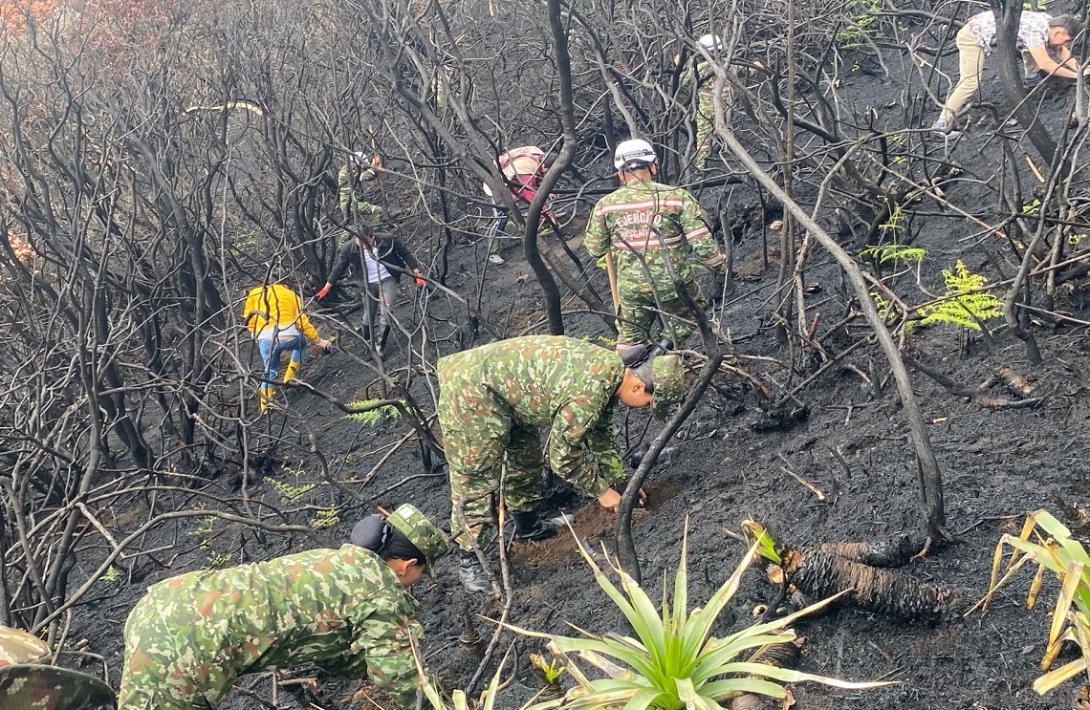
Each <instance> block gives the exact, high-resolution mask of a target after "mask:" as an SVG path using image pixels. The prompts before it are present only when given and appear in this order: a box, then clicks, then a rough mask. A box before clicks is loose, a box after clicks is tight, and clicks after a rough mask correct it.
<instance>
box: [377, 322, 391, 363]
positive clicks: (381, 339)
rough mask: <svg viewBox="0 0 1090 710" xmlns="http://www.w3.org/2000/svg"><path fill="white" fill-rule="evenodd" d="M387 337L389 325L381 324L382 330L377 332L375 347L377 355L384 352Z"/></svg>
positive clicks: (380, 355)
mask: <svg viewBox="0 0 1090 710" xmlns="http://www.w3.org/2000/svg"><path fill="white" fill-rule="evenodd" d="M389 337H390V326H388V325H384V326H382V330H380V331H379V334H378V345H377V346H376V348H375V352H377V353H378V356H379V357H382V354H383V353H384V352H386V341H387V339H389Z"/></svg>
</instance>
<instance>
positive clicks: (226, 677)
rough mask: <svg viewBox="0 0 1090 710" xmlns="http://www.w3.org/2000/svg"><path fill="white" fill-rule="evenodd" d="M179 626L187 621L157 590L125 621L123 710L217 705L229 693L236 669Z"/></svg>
mask: <svg viewBox="0 0 1090 710" xmlns="http://www.w3.org/2000/svg"><path fill="white" fill-rule="evenodd" d="M160 589H162V588H160ZM175 609H177V607H175ZM179 628H181V629H185V628H186V626H184V625H182V626H180V627H179V625H178V620H177V619H174V618H172V615H171V614H169V613H166V612H165V610H164V609H163V601H162V600H159V599H157V598H156V594H155V593H154V592H149V593H148V594H147V595H145V596H144V598H143V599H141V600H140V601H139V602H137V604H136V606H135V607H134V608H133V610H132V613H130V614H129V619H128V621H126V622H125V665H124V666H123V674H122V676H121V691H120V694H119V695H118V707H119V708H120V710H160V709H162V710H191V709H192V708H215V707H216V706H217V705H219V703H220V701H221V700H223V697H224V696H225V695H227V692H228V691H229V690H230V689H231V684H232V683H233V682H234V680H235V678H236V677H237V673H236V672H235V669H234V668H231V667H229V666H228V665H227V664H225V663H221V662H217V660H216V659H215V657H214V656H213V655H209V656H207V657H203V656H205V654H204V653H203V651H204V649H202V647H201V644H199V643H197V641H196V639H189V638H187V637H188V636H191V635H193V634H191V633H179ZM190 641H192V643H190Z"/></svg>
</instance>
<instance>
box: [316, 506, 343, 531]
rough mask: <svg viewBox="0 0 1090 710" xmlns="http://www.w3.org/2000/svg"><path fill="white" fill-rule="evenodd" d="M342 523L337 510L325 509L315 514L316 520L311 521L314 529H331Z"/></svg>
mask: <svg viewBox="0 0 1090 710" xmlns="http://www.w3.org/2000/svg"><path fill="white" fill-rule="evenodd" d="M339 522H341V515H340V513H339V512H338V511H337V509H336V508H323V509H322V510H319V511H318V512H317V513H315V514H314V520H312V521H310V527H312V528H331V527H333V526H334V525H336V524H337V523H339Z"/></svg>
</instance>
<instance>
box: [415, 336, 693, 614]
mask: <svg viewBox="0 0 1090 710" xmlns="http://www.w3.org/2000/svg"><path fill="white" fill-rule="evenodd" d="M436 370H437V373H438V377H439V411H438V414H439V424H440V426H441V427H442V430H443V446H444V450H445V452H446V458H447V465H448V468H449V473H450V492H451V503H452V506H451V508H452V510H451V533H452V534H460V536H459V538H458V543H459V546H460V547H461V548H462V551H463V554H462V560H461V563H460V565H459V570H458V571H459V577H460V578H461V580H462V583H463V585H464V586H465V587H466V588H467V589H469V590H470V591H474V592H481V591H485V590H487V589H488V587H489V584H488V581H487V579H486V576H485V575H484V572H483V570H481V568H480V566H479V564H478V563H477V560H476V556H475V554H474V553H473V552H472V549H473V546H474V544H473V538H474V537H475V536H477V538H476V539H477V540H478V541H479V540H480V538H479V535H480V533H481V532H482V530H483V527H484V525H485V523H487V522H489V521H491V519H492V516H491V514H492V509H493V506H494V504H495V495H496V494H497V493H498V489H499V485H500V477H501V469H502V465H503V462H504V456H505V454H506V459H507V460H506V467H507V468H506V479H505V481H506V486H505V487H504V489H503V494H504V500H505V502H506V505H507V510H508V511H510V513H511V518H512V519H513V520H514V522H515V537H516V539H519V540H540V539H545V538H547V537H550V536H551V535H553V534H555V530H553V529H551V528H548V527H546V526H545V525H543V523H542V521H541V520H540V517H539V514H538V508H539V506H540V505H541V503H542V494H543V492H542V468H543V463H544V462H543V460H542V447H541V441H540V438H539V436H538V428H539V427H545V426H547V427H550V431H549V436H548V440H547V444H546V450H547V454H548V460H549V467H550V468H551V469H552V471H553V472H554V473H555V474H556V475H557V476H559V477H560V478H561V479H563V480H565V481H567V482H568V483H570V484H572V485H573V486H574V487H575V488H577V489H578V490H580V491H582V492H583V493H585V494H587V495H592V496H597V497H598V501H599V502H600V503H601V504H602V505H603V506H604V507H607V508H615V507H616V506H617V505H618V504H619V503H620V494H619V493H618V492H617V491H616V490H615V489H614V488H613V485H614V484H616V483H618V482H619V481H621V479H622V477H623V475H624V471H623V464H622V462H621V455H620V452H619V451H618V450H617V446H616V444H615V443H614V441H613V433H612V431H611V421H612V414H613V407H614V405H615V404H616V402H617V400H618V399H619V400H620V401H621V402H623V403H624V404H626V405H628V406H630V407H646V406H649V405H651V404H652V393H653V395H654V404H655V405H657V406H659V407H661V406H664V405H669V404H672V403H674V402H677V401H678V400H680V399H681V397H682V394H683V389H684V384H683V382H684V378H683V373H684V370H683V368H682V365H681V361H680V358H679V357H678V356H677V355H661V356H652V355H651V353H650V349H647V350H645V353H644V357H643V359H642V361H639V362H637V360H635V359H634V360H632V361H631V367H626V366H625V363H624V362H623V361H622V360H621V358H620V356H618V355H617V354H615V353H612V352H610V351H609V350H606V349H605V348H601V347H599V346H597V345H592V344H591V343H587V342H585V341H582V340H577V339H574V338H567V337H563V336H545V335H534V336H528V337H523V338H512V339H510V340H501V341H499V342H495V343H489V344H488V345H483V346H481V347H478V348H474V349H472V350H467V351H464V352H460V353H457V354H455V355H448V356H447V357H444V358H441V359H440V360H439V363H438V365H437V367H436Z"/></svg>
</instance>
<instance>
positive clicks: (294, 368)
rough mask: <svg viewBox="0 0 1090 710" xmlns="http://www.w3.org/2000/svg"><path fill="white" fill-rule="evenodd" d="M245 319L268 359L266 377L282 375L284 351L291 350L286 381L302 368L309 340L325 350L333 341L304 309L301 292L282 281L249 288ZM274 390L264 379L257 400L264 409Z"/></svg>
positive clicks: (265, 359)
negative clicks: (325, 337)
mask: <svg viewBox="0 0 1090 710" xmlns="http://www.w3.org/2000/svg"><path fill="white" fill-rule="evenodd" d="M242 321H243V323H245V324H246V328H247V329H248V330H249V331H250V334H251V335H252V336H253V337H254V340H256V341H257V349H258V351H259V352H260V353H261V359H262V361H264V363H265V379H266V380H279V379H280V359H281V358H282V357H283V355H284V353H286V352H290V353H291V359H290V360H288V366H287V368H286V369H285V370H284V381H285V382H289V381H290V380H292V379H294V378H295V374H296V373H297V372H298V371H299V365H300V363H302V361H303V350H304V349H306V346H307V341H310V342H311V343H314V344H315V345H317V346H318V347H319V348H321V349H322V350H328V349H329V347H330V345H331V344H330V342H329V341H328V340H326V339H324V338H322V337H321V336H320V335H318V329H317V328H315V327H314V325H313V324H311V322H310V319H309V318H307V314H306V313H303V303H302V301H301V300H300V299H299V296H298V294H296V293H295V291H292V290H291V289H290V288H289V287H288V286H286V285H284V284H282V283H274V284H260V285H258V286H254V287H253V288H252V289H250V292H249V293H248V294H246V304H245V305H244V306H243V307H242ZM273 393H274V389H273V386H272V384H271V383H269V382H262V383H261V386H260V387H259V388H258V402H259V403H260V406H261V411H262V412H265V411H266V410H267V409H268V407H269V402H270V401H271V399H272V396H273Z"/></svg>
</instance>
